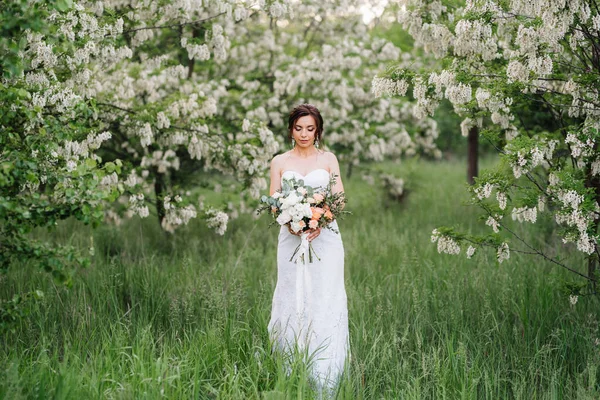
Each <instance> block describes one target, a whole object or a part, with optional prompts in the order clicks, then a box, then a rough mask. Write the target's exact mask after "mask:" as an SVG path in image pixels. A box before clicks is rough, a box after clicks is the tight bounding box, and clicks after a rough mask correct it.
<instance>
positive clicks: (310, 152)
mask: <svg viewBox="0 0 600 400" xmlns="http://www.w3.org/2000/svg"><path fill="white" fill-rule="evenodd" d="M292 151H293V152H294V154H296V155H297V156H298V157H300V158H308V157H312V156H314V155H316V154H317V149H316V147H315V146H310V147H307V148H306V149H303V148H301V147H299V146H296V147H294V149H293V150H292Z"/></svg>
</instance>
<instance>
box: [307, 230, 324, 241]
mask: <svg viewBox="0 0 600 400" xmlns="http://www.w3.org/2000/svg"><path fill="white" fill-rule="evenodd" d="M309 232H310V233H309V234H308V241H309V242H312V241H313V240H315V239H316V238H317V237H318V236H319V235H320V234H321V227H318V228H315V229H310V230H309Z"/></svg>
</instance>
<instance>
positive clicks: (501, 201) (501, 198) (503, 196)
mask: <svg viewBox="0 0 600 400" xmlns="http://www.w3.org/2000/svg"><path fill="white" fill-rule="evenodd" d="M496 199H497V200H498V206H499V207H500V209H501V210H504V209H505V208H506V194H504V193H502V192H496Z"/></svg>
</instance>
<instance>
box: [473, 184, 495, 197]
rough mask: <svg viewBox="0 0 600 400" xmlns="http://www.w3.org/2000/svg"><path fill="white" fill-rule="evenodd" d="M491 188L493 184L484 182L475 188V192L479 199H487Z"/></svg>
mask: <svg viewBox="0 0 600 400" xmlns="http://www.w3.org/2000/svg"><path fill="white" fill-rule="evenodd" d="M493 189H494V185H492V184H490V183H487V182H486V183H485V185H483V186H479V187H476V188H475V194H476V195H477V198H478V199H479V200H483V199H487V198H488V197H490V196H491V194H492V190H493Z"/></svg>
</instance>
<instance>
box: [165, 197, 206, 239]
mask: <svg viewBox="0 0 600 400" xmlns="http://www.w3.org/2000/svg"><path fill="white" fill-rule="evenodd" d="M182 200H183V199H182V198H181V196H180V195H176V196H174V197H171V196H165V197H164V198H163V207H164V210H165V216H164V218H163V219H162V221H161V226H162V228H163V229H164V230H165V231H167V232H170V233H173V232H175V229H177V227H179V226H181V225H187V224H188V222H189V221H190V220H191V219H192V218H196V216H197V215H198V213H197V211H196V207H194V206H193V205H192V204H188V205H185V206H180V205H179V204H180V203H181V202H182Z"/></svg>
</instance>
